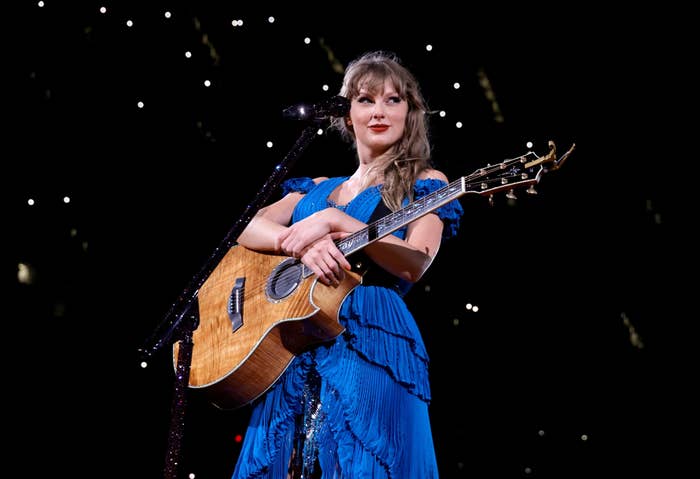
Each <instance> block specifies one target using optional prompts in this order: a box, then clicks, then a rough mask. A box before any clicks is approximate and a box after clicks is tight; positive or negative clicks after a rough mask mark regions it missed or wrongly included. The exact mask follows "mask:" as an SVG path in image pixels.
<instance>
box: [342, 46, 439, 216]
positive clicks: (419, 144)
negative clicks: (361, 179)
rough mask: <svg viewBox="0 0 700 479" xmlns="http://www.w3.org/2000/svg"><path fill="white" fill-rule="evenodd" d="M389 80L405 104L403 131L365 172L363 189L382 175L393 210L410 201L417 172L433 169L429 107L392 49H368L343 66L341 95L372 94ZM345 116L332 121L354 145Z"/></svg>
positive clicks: (353, 134) (384, 187)
mask: <svg viewBox="0 0 700 479" xmlns="http://www.w3.org/2000/svg"><path fill="white" fill-rule="evenodd" d="M387 79H388V80H390V81H391V83H392V84H393V85H394V88H395V89H396V92H397V93H398V94H399V96H400V97H401V98H402V99H403V100H406V102H407V103H408V115H407V117H406V128H405V130H404V134H403V136H402V137H401V139H400V140H399V141H397V142H396V143H395V144H394V145H393V146H392V147H391V148H390V149H389V150H388V151H387V152H386V153H385V154H384V155H383V156H382V157H381V158H379V159H377V160H376V165H377V166H376V167H375V168H376V169H375V173H374V174H373V175H372V174H370V175H367V177H366V179H365V184H363V185H362V186H363V188H364V187H366V186H368V185H369V184H371V182H372V181H373V179H374V178H376V177H378V176H383V178H384V179H383V187H382V192H381V193H382V198H383V200H384V203H386V205H387V206H388V207H389V208H390V209H391V210H392V211H396V210H398V209H400V208H401V204H402V201H403V199H404V198H408V199H409V201H413V184H414V183H415V181H416V178H417V177H418V175H419V174H420V173H421V172H422V171H423V170H425V169H427V168H432V161H431V156H430V154H431V147H430V141H429V139H428V108H427V105H426V102H425V99H424V98H423V95H422V93H421V91H420V87H419V85H418V82H417V81H416V79H415V77H414V76H413V74H412V73H411V72H410V71H408V70H407V69H406V68H405V67H404V66H403V65H402V64H401V61H400V60H399V58H398V57H397V56H396V55H395V54H394V53H391V52H384V51H374V52H368V53H365V54H363V55H362V56H360V57H359V58H357V59H355V60H353V61H352V62H351V63H350V64H348V66H347V68H346V69H345V76H344V78H343V85H342V87H341V89H340V95H341V96H343V97H345V98H348V99H349V100H353V99H355V98H357V97H358V96H359V94H360V89H362V88H365V89H366V90H367V91H369V93H371V94H377V93H381V91H382V90H383V89H384V83H385V81H386V80H387ZM348 118H349V115H348V116H347V117H345V118H334V119H333V121H332V124H331V127H332V128H335V129H336V130H338V131H339V132H340V135H341V136H342V137H343V139H345V140H346V141H349V142H352V143H353V144H355V133H354V131H353V130H352V128H351V127H350V126H348V124H347V121H346V120H347V119H348Z"/></svg>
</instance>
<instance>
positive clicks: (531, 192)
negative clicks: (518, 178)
mask: <svg viewBox="0 0 700 479" xmlns="http://www.w3.org/2000/svg"><path fill="white" fill-rule="evenodd" d="M525 191H526V192H527V194H528V195H536V194H537V190H536V189H535V185H530V187H529V188H528V189H527V190H525Z"/></svg>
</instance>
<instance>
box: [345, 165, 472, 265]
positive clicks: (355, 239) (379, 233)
mask: <svg viewBox="0 0 700 479" xmlns="http://www.w3.org/2000/svg"><path fill="white" fill-rule="evenodd" d="M466 192H467V183H466V177H464V176H463V177H462V178H460V179H459V180H456V181H453V182H452V183H450V184H449V185H447V186H444V187H442V188H440V189H439V190H436V191H433V192H432V193H430V194H427V195H425V196H424V197H422V198H421V199H419V200H416V201H414V202H413V203H411V204H409V205H407V206H406V207H404V208H401V209H400V210H398V211H395V212H393V213H390V214H388V215H386V216H385V217H383V218H380V219H379V220H377V221H375V222H373V223H370V224H369V225H367V226H366V227H364V228H362V229H361V230H359V231H356V232H354V233H352V234H351V235H349V236H346V237H345V238H343V239H342V240H338V242H337V243H336V244H337V246H338V249H339V250H340V251H341V252H342V253H343V254H344V255H345V256H347V255H349V254H352V253H355V252H356V251H359V250H361V249H362V248H364V247H365V246H367V245H369V244H370V243H372V242H374V241H377V240H379V239H381V238H383V237H385V236H386V235H388V234H391V233H393V232H394V231H396V230H398V229H399V228H403V227H404V226H406V225H407V224H409V223H410V222H412V221H414V220H417V219H418V218H420V217H421V216H424V215H427V214H428V213H430V212H431V211H434V210H436V209H438V208H439V207H441V206H442V205H444V204H446V203H449V202H450V201H452V200H454V199H457V198H459V197H460V196H462V195H464V194H465V193H466Z"/></svg>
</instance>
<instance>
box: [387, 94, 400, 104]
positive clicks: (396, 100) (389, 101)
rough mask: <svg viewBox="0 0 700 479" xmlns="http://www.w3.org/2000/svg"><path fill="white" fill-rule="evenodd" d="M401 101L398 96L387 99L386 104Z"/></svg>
mask: <svg viewBox="0 0 700 479" xmlns="http://www.w3.org/2000/svg"><path fill="white" fill-rule="evenodd" d="M402 101H403V99H402V98H401V97H400V96H391V97H389V98H388V99H387V103H401V102H402Z"/></svg>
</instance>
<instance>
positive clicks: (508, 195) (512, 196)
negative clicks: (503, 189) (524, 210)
mask: <svg viewBox="0 0 700 479" xmlns="http://www.w3.org/2000/svg"><path fill="white" fill-rule="evenodd" d="M506 198H508V199H509V200H517V199H518V197H517V196H515V190H513V189H512V188H511V189H510V190H508V193H506Z"/></svg>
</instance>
